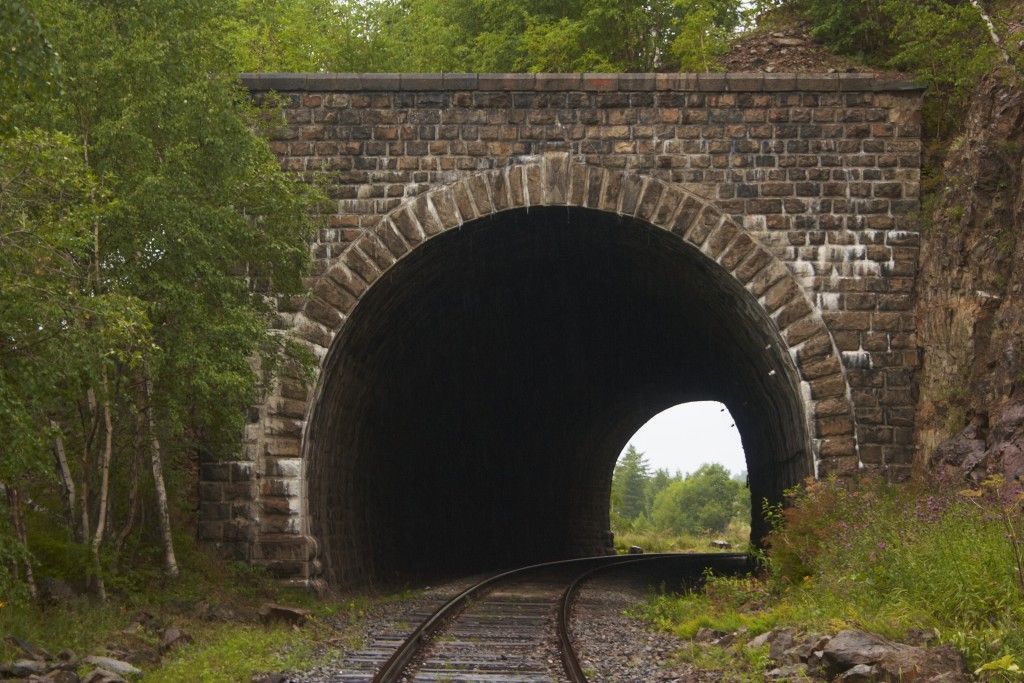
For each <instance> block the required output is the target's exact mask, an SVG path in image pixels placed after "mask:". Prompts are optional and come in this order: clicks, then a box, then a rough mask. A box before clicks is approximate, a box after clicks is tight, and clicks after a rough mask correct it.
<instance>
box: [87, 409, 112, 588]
mask: <svg viewBox="0 0 1024 683" xmlns="http://www.w3.org/2000/svg"><path fill="white" fill-rule="evenodd" d="M103 425H104V427H105V428H106V441H105V442H104V444H103V459H102V460H101V461H100V499H99V506H98V508H97V512H96V533H95V534H94V535H93V537H92V566H93V571H94V572H95V574H96V576H95V587H96V595H97V596H99V599H100V600H102V601H104V602H106V600H107V589H106V586H104V584H103V575H102V572H101V567H100V546H101V545H102V544H103V535H104V533H105V532H106V530H107V502H108V498H109V496H110V461H111V459H112V457H113V454H114V426H113V423H112V421H111V419H110V399H109V397H104V399H103Z"/></svg>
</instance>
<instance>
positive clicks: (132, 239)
mask: <svg viewBox="0 0 1024 683" xmlns="http://www.w3.org/2000/svg"><path fill="white" fill-rule="evenodd" d="M29 9H30V10H31V13H30V15H29V16H31V18H32V20H33V21H34V22H35V23H31V22H29V23H28V24H26V25H28V26H29V28H30V29H32V30H35V29H34V28H33V27H36V26H37V27H38V29H39V30H40V31H41V32H42V34H43V35H44V36H45V45H46V46H48V47H47V48H46V49H38V50H35V51H34V52H31V53H28V52H27V53H26V54H27V55H29V56H26V59H27V60H32V59H34V60H35V61H36V62H38V63H37V64H36V66H32V65H31V64H29V65H28V66H25V67H24V68H25V69H28V70H29V71H31V70H32V69H36V70H41V71H45V72H46V73H56V74H59V79H60V80H59V81H58V82H57V83H55V85H54V89H50V90H39V91H29V92H26V93H22V95H23V98H22V99H23V100H24V101H25V102H26V106H24V107H22V108H20V109H19V111H18V112H17V117H16V118H15V119H12V120H11V121H10V124H9V125H7V126H6V127H5V128H4V129H3V131H2V136H0V247H2V249H0V285H2V288H3V292H4V296H3V297H2V300H0V330H3V332H2V335H3V336H2V338H0V357H2V361H3V362H2V366H0V428H2V429H3V430H4V433H5V435H9V436H10V438H9V439H8V440H7V444H6V447H7V448H9V449H10V451H11V453H7V452H5V453H4V455H3V457H2V458H0V463H2V464H0V477H2V479H0V481H2V482H3V483H4V484H5V486H6V489H7V490H8V492H10V491H12V490H13V491H15V492H17V491H19V490H22V489H26V488H27V489H29V490H31V491H32V492H33V498H34V499H37V500H45V499H46V498H47V496H48V495H50V494H56V495H55V497H56V499H57V500H62V501H63V506H64V509H65V521H66V523H67V526H68V528H69V530H71V536H72V538H73V539H74V540H75V541H76V542H77V543H79V544H82V545H85V546H88V547H89V548H90V551H91V556H92V565H91V569H90V573H91V575H92V581H93V585H94V587H95V589H96V591H97V593H98V594H99V595H100V596H101V597H102V596H104V594H105V590H104V585H103V580H102V579H103V574H104V573H106V572H107V571H108V569H107V567H108V565H109V562H108V559H109V556H110V555H111V554H114V553H116V552H117V551H118V550H119V549H121V548H123V547H124V544H125V543H129V542H132V541H131V539H132V538H136V539H137V542H143V541H145V540H146V539H145V531H146V530H139V529H137V528H135V527H134V524H135V522H136V520H137V519H138V516H139V498H140V496H141V495H143V494H142V493H140V487H141V485H142V483H143V482H144V478H143V475H142V473H143V472H145V471H146V470H147V469H148V470H149V471H150V472H151V473H152V477H151V479H150V481H151V482H152V484H153V489H152V492H151V493H150V494H148V495H150V496H152V497H153V498H154V499H155V501H156V506H155V507H156V509H157V510H158V514H157V519H158V521H159V523H160V524H159V526H160V531H159V535H158V537H157V538H155V539H154V538H152V537H151V536H150V537H149V539H148V541H149V542H152V543H154V544H155V545H157V546H158V547H160V548H161V549H162V557H163V560H164V565H165V568H166V571H167V573H168V574H170V575H174V574H176V573H177V564H176V560H175V554H174V548H173V543H172V535H171V521H172V514H171V513H172V512H173V510H172V509H171V506H170V503H169V500H172V499H173V498H174V497H173V496H169V495H168V493H167V490H166V486H165V482H164V476H165V469H166V470H169V471H170V475H171V476H170V482H169V485H170V486H172V487H173V486H175V485H177V480H178V479H179V477H180V476H183V475H184V473H185V472H187V471H188V470H190V469H192V468H193V467H194V465H193V464H192V463H193V462H194V458H195V455H196V452H197V451H199V450H203V451H208V452H211V453H214V454H222V455H226V456H230V455H233V454H235V453H236V452H237V450H238V449H239V447H240V439H239V434H240V431H241V427H242V422H243V420H244V416H245V408H246V406H248V405H250V404H251V402H252V401H253V400H254V399H255V398H256V396H257V394H258V392H259V391H260V390H261V387H262V385H263V382H264V381H265V378H266V376H265V375H262V374H259V373H257V372H256V371H254V369H253V366H254V365H256V366H258V367H261V368H262V369H264V370H266V371H271V370H273V369H274V367H275V366H276V364H278V363H279V362H280V361H281V360H287V361H288V362H289V363H294V364H296V365H301V364H302V357H301V356H302V354H299V353H297V352H296V353H289V349H287V348H285V345H284V344H283V342H282V341H281V338H280V337H279V336H277V335H274V334H273V333H272V332H271V331H270V328H271V325H270V322H271V317H272V314H273V310H272V306H271V305H270V304H271V303H272V298H271V297H270V296H269V295H271V294H290V293H296V292H299V291H301V287H302V284H301V276H302V275H303V273H304V272H305V268H306V265H307V260H308V246H307V245H308V239H309V237H310V236H311V231H312V225H313V224H312V221H311V219H310V208H311V206H312V201H313V200H314V199H315V195H314V193H313V192H312V190H311V189H310V187H309V186H308V185H306V184H304V183H302V182H300V180H298V179H296V178H293V177H291V176H288V175H286V174H285V173H284V172H282V171H281V170H280V168H279V166H278V164H277V161H276V159H275V157H274V155H273V154H272V153H271V152H270V150H269V146H268V144H267V142H266V140H265V138H264V137H262V136H261V135H260V130H261V125H262V122H263V116H262V115H261V114H260V113H259V112H258V111H256V110H255V109H254V108H253V106H252V105H251V103H250V101H249V97H248V93H246V92H244V91H242V90H241V89H240V87H239V86H238V85H237V72H236V70H235V66H234V65H235V61H234V59H233V57H232V54H231V53H230V51H229V50H227V49H226V48H224V47H222V45H223V43H224V41H223V40H222V38H223V36H224V33H223V31H224V26H225V25H227V24H228V23H229V22H228V20H229V19H231V18H233V17H234V16H235V15H234V14H233V13H234V11H235V7H234V6H233V5H232V4H230V3H227V2H217V1H215V2H206V3H194V2H191V1H190V0H156V1H154V2H147V3H144V4H141V3H119V4H117V5H116V6H115V5H111V4H110V3H107V2H101V1H99V0H39V1H38V2H35V3H32V5H31V7H30V8H29ZM19 16H20V15H19ZM22 23H24V22H22ZM33 44H35V43H33ZM40 44H42V43H40ZM55 59H59V69H56V68H54V66H53V61H54V60H55ZM5 87H6V86H5ZM55 91H61V92H62V93H63V94H62V96H61V97H59V98H53V97H52V92H55ZM179 473H181V474H179ZM180 498H181V497H179V499H180ZM9 508H10V511H11V515H10V516H11V519H12V522H11V524H12V526H13V527H15V529H16V530H17V528H18V527H19V524H18V521H17V520H16V519H15V517H17V513H18V512H19V510H18V506H17V505H16V504H15V503H12V502H10V500H9ZM21 528H22V530H23V529H24V525H21ZM19 538H20V539H21V540H20V544H21V545H22V546H24V545H25V544H26V542H27V541H26V539H25V538H24V533H21V534H19ZM28 541H30V539H28ZM28 544H29V547H31V543H30V542H29V543H28Z"/></svg>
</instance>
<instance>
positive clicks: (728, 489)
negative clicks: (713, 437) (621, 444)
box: [653, 464, 749, 534]
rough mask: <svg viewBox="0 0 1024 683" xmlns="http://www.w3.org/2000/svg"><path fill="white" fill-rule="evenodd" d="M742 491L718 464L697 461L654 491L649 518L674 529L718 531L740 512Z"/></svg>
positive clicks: (724, 527)
mask: <svg viewBox="0 0 1024 683" xmlns="http://www.w3.org/2000/svg"><path fill="white" fill-rule="evenodd" d="M745 494H746V489H745V487H743V485H742V484H740V483H739V482H737V481H735V480H733V479H732V478H731V477H730V476H729V471H728V470H727V469H725V467H723V466H722V465H719V464H707V465H701V466H700V467H699V468H697V470H696V471H695V472H693V473H692V474H689V475H687V476H686V478H684V479H682V480H679V481H675V482H672V483H671V484H669V485H668V486H667V487H666V488H665V489H664V490H662V491H661V492H660V493H659V494H658V496H657V498H656V499H655V501H654V508H653V521H654V524H655V526H656V527H658V528H660V529H662V530H665V531H671V532H675V533H691V534H697V533H701V532H704V531H713V532H722V531H725V529H726V527H728V526H729V522H730V521H732V520H733V519H734V518H735V517H736V516H737V515H738V514H739V513H741V511H742V509H743V508H742V504H741V499H742V496H744V495H745ZM747 498H748V499H749V495H747ZM748 505H749V503H748Z"/></svg>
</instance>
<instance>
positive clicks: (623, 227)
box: [305, 207, 813, 583]
mask: <svg viewBox="0 0 1024 683" xmlns="http://www.w3.org/2000/svg"><path fill="white" fill-rule="evenodd" d="M320 382H321V393H320V396H319V398H318V399H317V403H316V406H315V408H314V410H313V413H312V415H311V419H310V423H309V427H308V432H307V436H306V446H305V448H306V451H305V457H306V459H307V466H306V467H307V471H306V475H307V479H306V480H307V482H308V501H309V502H308V504H309V519H310V525H311V528H310V530H309V531H310V533H311V535H312V536H314V537H315V538H316V539H317V540H318V541H319V544H320V552H321V557H322V560H323V562H324V571H325V574H326V578H327V579H328V580H330V581H333V582H338V583H354V582H365V581H379V582H390V581H395V580H397V581H406V580H430V579H434V578H437V577H441V576H448V575H456V574H466V573H472V572H476V571H481V570H485V569H491V568H496V567H500V566H508V565H517V564H525V563H528V562H533V561H542V560H549V559H558V558H564V557H570V556H576V555H582V554H597V553H601V552H604V551H605V549H606V547H607V530H608V523H609V519H608V502H609V490H610V483H611V474H612V470H613V467H614V464H615V461H616V458H617V457H618V455H619V449H620V448H621V446H622V444H623V443H624V442H625V440H626V439H627V438H628V437H629V436H630V435H631V434H633V432H635V431H636V429H637V428H638V427H639V426H640V425H642V424H643V423H644V422H646V421H647V420H648V419H649V418H650V417H652V416H653V415H655V414H656V413H658V412H660V411H661V410H663V409H665V408H667V407H669V406H671V405H674V404H677V403H682V402H685V401H692V400H717V401H721V402H722V403H724V404H726V405H727V406H728V407H729V410H730V412H731V413H732V414H733V416H734V417H735V418H736V426H737V427H738V428H739V429H740V432H741V435H742V439H743V447H744V451H745V453H746V456H747V469H748V472H749V480H750V486H751V493H752V496H753V500H754V501H755V505H754V508H755V511H756V510H757V509H758V508H759V505H758V504H757V502H756V501H761V500H763V499H765V498H767V499H769V500H773V501H774V500H778V499H779V498H780V496H781V493H782V491H783V489H785V488H786V487H788V486H791V485H792V484H794V483H796V482H797V481H800V480H801V479H802V478H804V477H806V476H808V475H810V474H812V473H813V462H812V456H811V455H810V453H809V452H808V434H807V427H806V424H805V417H804V410H803V405H802V401H801V397H800V392H799V385H798V381H797V378H796V371H795V370H794V369H793V365H792V361H791V359H790V356H789V352H788V350H787V349H786V348H785V346H784V344H783V343H782V341H781V340H780V338H779V336H778V334H777V332H776V331H775V328H774V326H773V324H772V322H771V321H770V319H769V318H768V317H767V315H766V314H765V312H764V310H763V309H761V308H760V306H759V305H758V304H757V302H756V301H754V300H753V298H752V297H751V296H750V295H749V294H748V293H747V292H746V291H745V290H744V289H743V288H742V286H740V285H739V284H738V283H737V282H736V281H735V280H733V279H732V277H731V276H730V275H728V273H727V272H726V271H725V270H724V269H723V268H721V267H720V266H719V265H718V264H717V263H715V262H714V261H712V260H711V259H709V258H707V257H706V256H704V255H703V254H702V253H701V252H700V251H698V250H697V249H695V248H694V247H693V246H691V245H689V244H687V243H686V242H684V241H683V240H682V239H681V238H679V237H677V236H675V235H673V234H671V233H668V232H665V231H663V230H661V229H658V228H655V227H653V226H651V225H649V224H647V223H644V222H641V221H638V220H636V219H632V218H625V217H621V216H616V215H612V214H608V213H603V212H598V211H594V210H589V209H577V208H566V207H547V208H532V209H529V210H528V211H527V210H513V211H506V212H503V213H498V214H495V215H493V216H490V217H488V218H483V219H480V220H476V221H473V222H470V223H467V224H465V225H464V226H462V227H461V228H459V229H455V230H450V231H448V232H446V233H444V234H442V235H439V236H437V237H434V238H433V239H430V240H429V241H427V242H425V243H424V244H422V245H421V246H419V247H418V248H416V249H415V250H413V251H412V252H411V253H410V254H408V255H407V256H406V257H405V258H403V259H402V260H401V261H400V262H399V263H397V264H396V265H395V266H393V267H392V268H391V269H390V270H388V271H387V273H385V275H384V276H383V277H382V278H381V279H380V280H378V281H377V282H376V283H375V284H374V285H373V286H372V287H371V288H370V290H369V291H367V292H366V293H365V294H364V295H363V297H362V299H361V300H360V302H359V304H358V305H357V306H356V308H355V310H354V311H353V312H352V315H351V316H350V318H349V320H348V321H347V322H346V324H345V325H344V327H343V329H342V331H341V332H340V333H339V335H338V337H337V338H336V339H335V342H334V345H333V346H332V349H331V351H330V354H329V358H328V360H327V363H326V365H325V368H324V373H323V375H322V376H321V379H320ZM752 527H753V533H754V535H755V536H756V535H758V534H760V533H762V532H763V522H762V521H761V519H760V517H759V515H757V514H756V512H755V519H753V520H752Z"/></svg>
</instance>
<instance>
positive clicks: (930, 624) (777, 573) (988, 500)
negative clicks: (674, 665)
mask: <svg viewBox="0 0 1024 683" xmlns="http://www.w3.org/2000/svg"><path fill="white" fill-rule="evenodd" d="M997 490H998V482H993V483H992V484H991V485H989V486H986V487H985V488H984V489H983V490H982V491H966V492H956V491H947V492H944V493H938V492H936V491H937V487H936V486H930V487H908V486H894V485H889V484H884V483H881V482H875V481H863V482H861V483H860V484H859V485H857V486H854V487H852V488H851V487H846V486H841V485H840V484H838V483H836V482H814V483H809V484H808V485H807V486H806V487H805V488H803V489H801V490H796V491H794V492H793V498H792V505H791V506H790V507H788V508H786V509H785V510H781V509H776V510H774V511H772V514H773V515H774V516H775V529H774V531H773V532H772V533H771V534H770V536H769V539H768V550H767V552H766V554H765V555H764V561H765V574H764V576H762V577H758V578H752V577H746V578H722V577H712V578H709V580H708V582H707V584H706V589H705V591H704V592H703V593H699V594H692V595H686V596H660V597H655V598H652V600H651V601H650V602H649V603H647V605H646V606H645V607H644V608H643V610H642V613H643V616H644V617H645V618H647V619H648V620H650V621H651V622H652V623H654V624H656V625H658V626H659V627H661V628H664V629H668V630H671V631H673V632H675V633H677V634H679V635H681V636H683V637H687V638H689V637H692V636H693V635H694V634H695V633H696V632H697V630H698V629H700V628H702V627H708V628H713V629H721V630H727V631H732V630H736V629H739V628H746V629H748V630H749V635H750V636H753V635H755V634H757V633H761V632H764V631H766V630H768V629H771V628H773V627H774V626H777V625H788V626H798V627H803V628H806V629H808V630H812V631H817V632H835V631H837V630H839V629H842V628H851V627H852V628H861V629H864V630H868V631H872V632H875V633H879V634H882V635H884V636H887V637H890V638H894V639H900V638H903V637H905V635H906V634H907V633H908V632H909V631H910V630H911V629H915V628H934V629H936V631H937V632H938V633H939V637H940V640H941V641H942V642H945V643H949V644H952V645H955V646H956V647H958V648H960V649H961V650H962V651H963V652H964V653H965V654H966V656H967V658H968V660H969V662H970V664H971V665H972V666H973V667H979V666H981V665H983V664H985V663H987V662H990V661H993V660H998V659H1000V658H1002V657H1007V656H1009V657H1012V658H1016V661H1018V662H1020V661H1024V563H1022V555H1021V553H1022V550H1024V546H1022V543H1021V542H1022V540H1024V519H1022V515H1021V512H1022V508H1021V506H1022V501H1015V502H1010V503H1008V502H1005V501H1002V500H1000V498H999V497H998V494H997V493H996V491H997ZM726 654H727V655H728V656H734V655H735V656H739V649H738V648H734V649H730V650H729V652H728V653H726Z"/></svg>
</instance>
